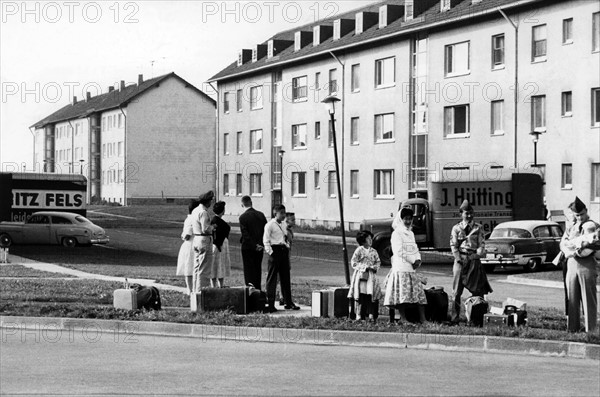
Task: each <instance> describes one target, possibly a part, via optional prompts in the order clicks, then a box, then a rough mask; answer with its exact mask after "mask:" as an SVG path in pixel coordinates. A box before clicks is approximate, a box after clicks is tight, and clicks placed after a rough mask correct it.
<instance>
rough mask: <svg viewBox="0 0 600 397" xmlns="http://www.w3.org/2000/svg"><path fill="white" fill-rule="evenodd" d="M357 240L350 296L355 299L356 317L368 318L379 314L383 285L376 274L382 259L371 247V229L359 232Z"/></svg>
mask: <svg viewBox="0 0 600 397" xmlns="http://www.w3.org/2000/svg"><path fill="white" fill-rule="evenodd" d="M356 242H357V243H358V245H359V247H358V248H357V249H356V251H354V255H352V261H351V264H352V268H353V269H354V273H353V274H352V280H351V282H350V291H349V292H348V298H349V299H354V302H355V305H356V306H355V308H356V319H357V320H366V319H367V318H370V317H371V318H373V321H376V320H377V317H378V316H379V298H381V287H380V286H379V283H378V282H377V277H376V276H375V275H376V273H377V270H379V266H381V261H380V260H379V255H378V254H377V251H375V249H373V248H372V247H371V244H373V234H372V233H371V232H369V231H362V232H358V234H357V235H356Z"/></svg>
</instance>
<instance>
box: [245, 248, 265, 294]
mask: <svg viewBox="0 0 600 397" xmlns="http://www.w3.org/2000/svg"><path fill="white" fill-rule="evenodd" d="M262 258H263V253H262V251H256V250H253V249H252V250H242V262H243V264H244V284H246V285H248V284H252V285H253V286H254V288H257V289H261V287H260V284H261V275H262Z"/></svg>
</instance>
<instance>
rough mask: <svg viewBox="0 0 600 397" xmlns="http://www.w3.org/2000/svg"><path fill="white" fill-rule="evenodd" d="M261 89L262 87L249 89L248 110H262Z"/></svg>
mask: <svg viewBox="0 0 600 397" xmlns="http://www.w3.org/2000/svg"><path fill="white" fill-rule="evenodd" d="M262 88H263V86H262V85H255V86H253V87H250V110H260V109H262V108H263V95H262V94H263V93H262V91H263V89H262ZM255 94H256V95H255Z"/></svg>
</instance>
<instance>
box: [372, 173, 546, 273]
mask: <svg viewBox="0 0 600 397" xmlns="http://www.w3.org/2000/svg"><path fill="white" fill-rule="evenodd" d="M543 184H544V183H543V181H542V178H541V177H540V175H538V174H525V173H514V174H511V175H510V179H506V180H486V181H468V182H461V181H444V182H430V184H429V189H428V191H427V195H426V198H423V197H421V198H409V199H407V200H404V201H402V202H401V203H400V205H399V207H398V210H400V208H402V207H404V206H408V207H411V208H412V209H413V211H414V212H415V215H414V220H413V232H414V234H415V240H416V241H417V244H418V245H419V247H421V248H432V249H437V250H449V249H450V232H451V231H452V226H454V225H455V224H457V223H458V222H460V221H461V216H460V211H459V207H460V205H461V204H462V202H463V200H469V202H470V203H471V205H472V206H473V208H474V209H475V222H477V223H480V224H482V225H483V228H484V231H485V233H486V235H487V234H489V233H491V232H492V230H493V229H494V227H495V226H496V225H498V224H499V223H502V222H507V221H513V220H542V219H544V203H543ZM394 216H395V214H394ZM394 216H392V217H390V218H385V219H367V220H364V221H363V222H362V223H361V225H360V229H361V230H370V231H371V232H372V233H373V235H374V238H373V248H375V249H376V250H377V252H378V253H379V256H380V258H381V262H382V264H385V265H389V264H390V257H391V247H390V236H391V235H392V231H393V230H392V221H393V219H394Z"/></svg>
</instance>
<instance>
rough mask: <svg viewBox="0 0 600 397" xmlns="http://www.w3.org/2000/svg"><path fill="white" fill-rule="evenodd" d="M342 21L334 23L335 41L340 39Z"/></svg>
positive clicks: (337, 20)
mask: <svg viewBox="0 0 600 397" xmlns="http://www.w3.org/2000/svg"><path fill="white" fill-rule="evenodd" d="M341 26H342V21H341V20H339V19H336V20H335V21H333V41H335V40H339V39H340V31H341V29H340V28H341Z"/></svg>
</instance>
